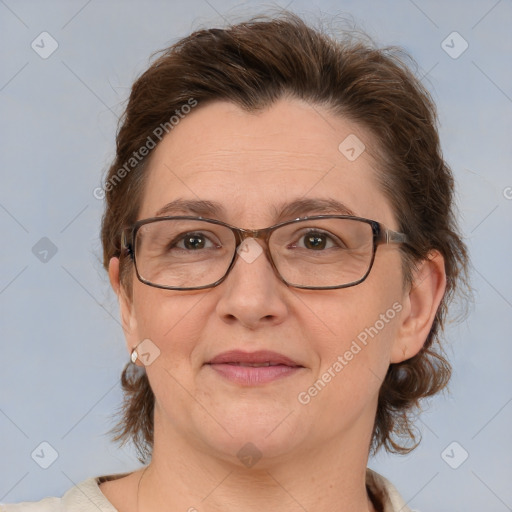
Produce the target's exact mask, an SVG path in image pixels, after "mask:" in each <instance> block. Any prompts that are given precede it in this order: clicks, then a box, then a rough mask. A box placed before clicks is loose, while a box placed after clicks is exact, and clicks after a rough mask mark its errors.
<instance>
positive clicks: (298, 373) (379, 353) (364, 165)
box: [121, 100, 410, 461]
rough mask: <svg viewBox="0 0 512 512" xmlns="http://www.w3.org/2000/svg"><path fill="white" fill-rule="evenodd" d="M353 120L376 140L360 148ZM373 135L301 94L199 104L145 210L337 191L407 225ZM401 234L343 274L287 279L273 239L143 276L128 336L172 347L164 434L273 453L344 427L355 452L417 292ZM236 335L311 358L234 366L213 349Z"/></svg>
mask: <svg viewBox="0 0 512 512" xmlns="http://www.w3.org/2000/svg"><path fill="white" fill-rule="evenodd" d="M354 135H355V136H356V137H357V138H358V139H359V141H362V143H364V145H365V146H366V150H365V151H363V152H362V153H361V154H360V156H358V157H357V158H355V159H354V155H355V156H357V154H358V153H359V152H360V150H361V146H358V147H354V152H352V151H351V149H350V147H352V145H353V144H352V145H351V144H350V142H352V143H353V141H354V139H353V137H354ZM349 136H350V137H352V138H349V139H348V141H347V142H345V143H344V144H341V143H342V142H343V141H344V140H345V139H346V138H347V137H349ZM340 144H341V149H339V147H340ZM347 144H348V147H346V146H347ZM370 149H372V139H371V137H370V136H369V134H368V133H367V132H366V131H365V130H364V129H362V128H361V127H359V126H358V125H356V124H353V123H351V122H348V121H347V120H345V119H343V118H340V117H336V116H334V115H333V114H330V113H328V112H327V111H326V110H324V109H321V108H319V107H315V108H313V107H312V106H310V105H309V104H306V103H304V102H301V101H298V100H281V101H279V102H277V103H276V104H275V105H274V106H272V107H271V108H269V109H267V110H265V111H263V112H259V113H246V112H244V111H242V110H241V109H240V108H238V107H237V106H235V105H233V104H231V103H228V102H215V103H211V104H209V105H207V106H201V105H200V106H198V107H197V108H196V109H195V110H193V111H192V113H190V114H189V115H188V116H187V117H185V118H184V119H183V120H181V121H180V122H179V124H178V125H177V126H175V127H174V129H173V130H172V132H170V133H169V135H167V136H166V138H164V139H163V140H162V142H161V143H160V144H159V145H158V146H157V148H156V149H155V150H154V153H153V156H152V159H151V162H150V165H149V168H148V169H149V171H148V172H149V174H148V179H147V183H146V188H145V192H144V196H143V201H142V204H141V208H140V212H139V219H145V218H148V217H154V216H156V215H157V212H159V211H160V210H162V209H163V208H164V207H165V206H166V205H168V204H169V203H170V202H173V201H176V200H178V199H180V200H187V201H197V202H199V201H209V202H212V203H217V204H218V205H219V207H220V208H219V211H218V212H217V213H216V214H215V215H214V214H213V213H210V214H207V213H205V214H204V216H207V217H215V218H217V219H219V220H222V221H224V222H226V223H228V224H231V225H234V226H238V227H242V228H247V229H257V228H264V227H267V226H271V225H273V224H275V223H276V222H277V221H278V214H279V212H280V211H281V210H282V208H283V207H285V206H286V205H289V204H291V203H294V202H296V201H299V200H300V201H302V202H303V204H304V201H306V200H307V201H309V200H311V201H313V200H335V201H338V202H339V203H342V204H343V205H345V207H346V208H347V209H350V210H351V211H352V212H353V214H354V215H357V216H360V217H366V218H369V219H374V220H377V221H379V222H381V223H383V224H384V225H385V226H387V227H389V228H391V229H395V230H397V228H398V226H397V223H396V220H395V218H394V215H393V212H392V210H391V207H390V205H389V204H388V202H387V200H386V199H385V197H384V195H383V194H382V193H381V191H380V190H379V188H378V186H377V182H376V179H375V173H378V172H379V171H380V170H379V168H378V165H377V164H376V163H375V162H374V161H373V160H372V158H371V157H370V156H369V151H368V150H370ZM347 156H348V157H350V158H347ZM327 213H338V214H344V213H346V212H345V211H342V210H333V209H330V210H324V209H320V210H318V209H315V208H313V209H309V208H306V206H304V208H303V209H301V211H300V212H298V214H296V215H294V216H293V217H288V218H295V217H299V216H306V215H315V214H327ZM166 214H167V215H197V213H196V212H195V211H192V210H189V209H180V208H178V209H172V210H171V209H169V210H168V211H167V212H166ZM254 243H256V242H254ZM258 243H262V242H258ZM397 247H398V246H396V245H394V246H393V245H381V246H379V248H378V250H377V254H376V259H375V263H374V266H373V269H372V271H371V272H370V275H369V276H368V278H367V279H366V280H365V281H364V282H363V283H361V284H359V285H356V286H353V287H350V288H345V289H334V290H301V289H296V288H291V287H288V286H286V284H284V283H283V282H282V281H280V280H279V278H278V277H277V276H276V275H275V273H274V271H273V270H272V267H271V265H270V263H269V261H268V260H267V258H266V256H265V254H264V253H262V254H260V255H259V256H257V257H256V258H255V259H254V260H252V259H251V258H246V259H244V258H242V257H238V259H237V261H236V264H235V265H234V267H233V269H232V271H231V273H230V274H229V275H228V277H227V278H226V280H225V281H224V282H222V283H221V284H220V285H219V286H217V287H215V288H210V289H205V290H196V291H170V290H163V289H158V288H154V287H150V286H147V285H145V284H143V283H141V282H140V281H138V280H137V279H136V277H133V294H132V298H131V299H130V300H128V299H124V300H122V302H121V305H122V316H123V321H124V325H125V332H126V337H127V344H128V347H129V349H130V350H131V349H132V348H134V347H135V346H136V345H137V344H138V343H140V342H141V341H142V340H144V339H149V340H151V342H152V343H153V344H154V345H156V346H157V347H158V349H159V351H160V354H159V355H158V357H156V359H155V360H154V361H153V362H152V363H151V364H150V365H149V366H147V368H146V371H147V374H148V377H149V380H150V383H151V387H152V389H153V391H154V394H155V398H156V412H155V426H156V432H157V434H156V443H157V444H158V443H159V442H161V440H159V437H158V436H161V437H160V439H162V438H167V439H171V438H172V439H174V440H176V439H180V440H181V441H182V442H183V443H186V444H189V445H190V447H194V449H195V450H201V451H203V452H208V453H211V454H215V455H216V456H217V457H219V456H220V457H223V458H226V459H230V460H235V461H236V459H235V457H236V456H237V453H239V451H240V450H241V449H242V448H243V447H244V446H245V448H243V449H242V453H244V452H243V450H249V451H251V450H253V451H256V450H257V453H261V454H262V456H263V457H264V458H263V459H262V460H270V459H272V458H275V457H278V458H279V457H285V456H286V457H289V456H300V454H301V453H302V454H305V453H307V451H309V450H311V449H314V448H316V449H318V448H320V447H324V449H325V448H327V449H330V448H329V446H330V443H331V442H333V443H338V442H339V443H345V444H344V445H343V444H341V445H338V446H345V447H346V450H347V452H348V451H350V450H351V449H352V447H354V446H361V443H363V445H366V446H368V444H369V442H370V437H371V432H372V427H373V422H374V418H375V411H376V405H377V396H378V391H379V387H380V385H381V382H382V380H383V378H384V376H385V374H386V370H387V368H388V366H389V363H390V361H391V360H393V357H395V358H396V352H397V350H398V348H397V343H398V341H397V340H398V339H399V336H398V333H399V329H400V324H401V316H402V315H403V311H402V312H401V310H402V301H403V300H404V298H405V296H404V292H403V289H402V273H401V261H400V256H399V251H398V248H397ZM254 249H255V246H252V249H251V250H254ZM256 249H257V248H256ZM228 351H242V352H246V353H253V352H256V351H272V352H275V353H277V354H280V355H282V356H285V357H287V358H289V359H291V360H292V361H294V362H295V363H296V364H297V365H299V366H300V367H299V368H298V369H294V370H289V371H285V372H284V373H283V376H281V377H280V378H276V379H274V380H271V381H269V382H264V383H260V384H250V383H248V382H240V381H234V380H232V379H229V378H227V377H226V376H225V375H224V374H223V373H222V372H221V371H218V370H216V369H215V366H214V365H212V364H209V362H210V361H211V360H212V359H214V358H215V357H217V356H219V355H220V354H223V353H225V352H228ZM155 353H156V352H155ZM408 357H410V355H409V356H408ZM218 368H220V367H218ZM244 371H247V372H251V371H252V372H258V371H259V372H265V371H267V372H268V371H269V370H258V369H255V368H253V369H252V370H251V369H249V370H244ZM317 381H321V382H320V383H318V382H317ZM315 382H316V383H317V384H316V387H315ZM247 443H252V445H254V447H251V448H248V447H247V446H246V445H247ZM265 457H267V459H265ZM274 460H279V459H274Z"/></svg>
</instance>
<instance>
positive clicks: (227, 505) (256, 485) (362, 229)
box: [3, 14, 467, 512]
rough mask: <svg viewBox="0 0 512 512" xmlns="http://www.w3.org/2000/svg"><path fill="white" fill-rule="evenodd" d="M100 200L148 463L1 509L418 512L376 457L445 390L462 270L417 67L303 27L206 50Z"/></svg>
mask: <svg viewBox="0 0 512 512" xmlns="http://www.w3.org/2000/svg"><path fill="white" fill-rule="evenodd" d="M104 193H105V197H106V209H105V214H104V217H103V225H102V240H103V247H104V262H105V267H106V268H107V269H108V272H109V276H110V281H111V284H112V287H113V289H114V290H115V292H116V294H117V296H118V298H119V303H120V310H121V319H122V324H123V329H124V332H125V336H126V343H127V351H128V354H129V356H130V362H129V364H128V365H127V367H126V369H125V371H124V372H123V376H122V383H123V387H124V389H125V392H126V401H125V404H124V417H123V419H122V421H121V423H120V424H119V426H118V428H117V430H116V434H117V436H116V438H117V439H118V440H121V441H127V440H132V441H133V442H134V443H135V446H136V447H137V448H138V450H139V453H140V457H141V461H143V462H146V463H148V464H147V465H146V466H145V467H144V468H143V469H141V470H139V471H135V472H132V473H127V474H123V475H111V476H106V477H99V478H91V479H89V480H87V481H85V482H84V483H82V484H80V485H79V486H77V487H75V488H73V489H71V490H70V491H69V492H68V493H67V494H66V495H65V496H64V497H63V498H62V499H57V498H47V499H46V500H43V501H41V502H39V503H37V504H18V505H10V506H5V507H3V510H6V511H7V512H9V511H19V510H34V511H40V510H41V511H42V510H50V509H52V510H53V509H57V508H58V507H59V506H60V507H62V510H66V511H71V512H76V511H89V510H96V509H98V508H99V509H100V510H103V511H106V510H108V511H114V510H117V511H119V512H135V511H142V510H143V511H144V512H153V511H161V510H172V511H175V510H183V511H187V510H188V511H195V510H197V511H201V512H202V511H218V510H223V511H230V510H243V511H259V510H264V509H277V508H279V510H281V511H299V510H307V511H309V512H314V511H317V510H336V511H385V512H389V511H395V510H397V511H398V510H401V511H406V510H409V509H408V507H407V505H406V504H405V503H404V501H403V500H402V498H401V497H400V495H399V493H398V492H397V490H396V489H395V488H394V487H393V485H392V484H391V483H390V482H389V481H387V480H386V479H385V478H384V477H382V476H380V475H378V474H376V473H374V472H372V471H371V470H369V469H367V468H366V466H367V462H368V457H369V454H370V452H371V451H373V452H375V451H377V450H378V449H379V448H384V449H387V450H389V451H395V452H402V453H404V452H407V451H410V450H411V449H412V448H413V447H414V446H415V441H416V440H415V437H414V432H413V426H412V423H411V421H410V415H411V413H413V412H414V411H415V408H416V406H417V405H418V402H419V400H420V399H421V398H423V397H427V396H431V395H433V394H435V393H437V392H438V391H440V390H441V389H443V388H444V387H445V385H446V384H447V382H448V379H449V375H450V366H449V364H448V362H447V361H446V360H445V359H444V358H443V357H442V355H441V354H440V347H439V344H438V342H439V337H440V330H441V328H442V325H443V320H444V318H445V315H446V311H447V305H448V302H449V300H450V298H451V297H452V295H453V293H454V292H455V291H456V289H457V287H458V286H459V285H460V284H464V277H465V270H466V266H467V255H466V249H465V246H464V244H463V242H462V241H461V238H460V236H459V234H458V231H457V226H456V223H455V220H454V217H453V213H452V195H453V179H452V175H451V172H450V170H449V168H448V167H447V165H446V163H445V162H444V161H443V159H442V156H441V151H440V146H439V140H438V135H437V131H436V127H435V109H434V106H433V104H432V103H431V100H430V98H429V95H428V93H427V92H426V91H425V90H424V88H423V87H422V86H421V84H420V83H419V82H418V81H417V80H416V79H415V78H414V76H413V75H412V73H411V72H410V71H409V70H408V69H407V67H406V66H405V65H404V64H403V63H402V62H401V60H400V59H399V58H398V57H397V56H396V55H395V54H394V53H393V52H391V51H386V50H377V49H374V48H371V47H369V46H367V45H365V44H362V43H359V42H357V41H356V42H354V41H350V40H346V41H341V42H335V41H333V40H331V39H329V38H328V37H327V36H325V35H323V34H321V33H319V32H318V31H315V30H313V29H311V28H309V27H308V26H307V25H305V24H304V23H303V22H302V21H301V20H300V19H299V18H297V17H295V16H293V15H291V14H286V15H283V16H280V17H276V18H273V19H254V20H251V21H249V22H247V23H242V24H239V25H236V26H232V27H230V28H228V29H226V30H219V29H212V30H202V31H199V32H196V33H194V34H192V35H191V36H189V37H187V38H185V39H183V40H181V41H180V42H178V43H177V44H176V45H174V46H173V47H171V48H169V49H167V50H166V51H164V52H163V54H162V55H161V56H160V57H159V58H158V59H157V60H156V61H155V62H154V63H153V64H152V65H151V67H150V68H149V69H148V70H147V71H146V72H145V73H144V74H143V75H142V76H141V77H140V78H139V79H138V80H137V81H136V82H135V84H134V86H133V88H132V92H131V96H130V100H129V103H128V106H127V109H126V113H125V117H124V119H123V122H122V125H121V128H120V130H119V133H118V138H117V155H116V159H115V161H114V163H113V164H112V166H111V168H110V171H109V174H108V176H107V179H106V182H105V188H104Z"/></svg>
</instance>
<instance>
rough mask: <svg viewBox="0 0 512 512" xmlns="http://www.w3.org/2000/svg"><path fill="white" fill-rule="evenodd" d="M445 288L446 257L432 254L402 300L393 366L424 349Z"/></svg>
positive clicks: (416, 270) (437, 252)
mask: <svg viewBox="0 0 512 512" xmlns="http://www.w3.org/2000/svg"><path fill="white" fill-rule="evenodd" d="M445 289H446V271H445V266H444V258H443V256H442V255H441V253H440V252H439V251H432V252H431V253H430V254H429V255H428V257H427V259H425V260H423V261H421V262H420V263H419V265H418V266H417V268H416V269H415V271H414V274H413V282H412V285H411V288H410V290H409V291H408V292H406V293H405V294H404V297H403V301H402V304H403V310H402V312H401V315H400V321H401V324H400V326H399V328H398V332H397V335H396V338H395V341H394V343H393V347H392V351H391V363H400V362H402V361H405V360H406V359H410V358H411V357H413V356H415V355H416V354H417V353H418V352H419V351H420V350H421V348H422V347H423V345H424V343H425V341H426V339H427V336H428V334H429V332H430V329H431V327H432V324H433V322H434V319H435V316H436V313H437V309H438V307H439V304H440V303H441V300H442V299H443V296H444V291H445Z"/></svg>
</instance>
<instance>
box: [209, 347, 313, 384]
mask: <svg viewBox="0 0 512 512" xmlns="http://www.w3.org/2000/svg"><path fill="white" fill-rule="evenodd" d="M206 364H207V365H209V366H210V367H211V368H212V369H213V370H215V372H216V373H217V374H218V375H220V376H221V377H222V378H224V379H227V380H229V381H231V382H234V383H237V384H241V385H245V386H253V385H258V384H265V383H268V382H272V381H275V380H277V379H281V378H284V377H288V376H291V375H294V374H296V373H297V372H299V371H300V370H301V369H303V368H304V366H302V365H301V364H299V363H298V362H296V361H294V360H292V359H290V358H289V357H286V356H284V355H283V354H278V353H277V352H271V351H265V350H261V351H258V352H243V351H239V350H232V351H229V352H224V353H222V354H219V355H218V356H216V357H214V358H213V359H212V360H210V361H208V362H207V363H206Z"/></svg>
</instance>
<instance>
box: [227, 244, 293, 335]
mask: <svg viewBox="0 0 512 512" xmlns="http://www.w3.org/2000/svg"><path fill="white" fill-rule="evenodd" d="M237 253H238V254H237V259H236V261H235V264H234V266H233V268H232V269H231V272H230V273H229V275H228V276H227V277H226V279H225V281H224V282H223V283H221V284H220V285H219V292H220V293H221V297H220V299H219V301H218V303H217V313H218V315H219V316H220V317H221V318H222V319H223V321H225V322H227V323H232V324H234V323H237V322H239V323H240V324H242V325H243V326H244V327H246V328H248V329H257V328H258V327H260V326H264V325H266V326H269V325H278V324H279V323H281V322H282V321H283V320H284V319H285V318H286V315H287V313H288V306H287V304H286V302H285V298H284V297H285V295H284V294H285V293H286V291H287V286H286V285H285V284H284V283H283V282H282V281H281V280H280V279H279V277H278V276H277V275H276V274H275V272H274V269H273V268H272V265H271V264H270V261H269V260H268V258H267V256H266V254H265V251H264V250H263V248H262V246H261V245H260V244H259V243H258V242H257V241H256V240H255V239H254V238H247V239H246V240H244V242H243V243H242V244H241V245H240V246H239V248H238V250H237Z"/></svg>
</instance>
